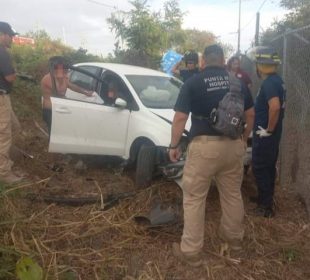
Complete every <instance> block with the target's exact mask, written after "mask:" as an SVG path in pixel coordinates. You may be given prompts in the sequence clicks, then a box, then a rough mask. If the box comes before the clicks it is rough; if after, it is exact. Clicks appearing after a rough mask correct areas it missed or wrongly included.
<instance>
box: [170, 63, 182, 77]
mask: <svg viewBox="0 0 310 280" xmlns="http://www.w3.org/2000/svg"><path fill="white" fill-rule="evenodd" d="M181 63H182V60H181V61H179V62H178V63H176V64H175V65H174V66H173V67H172V70H171V71H172V73H173V74H174V75H180V65H181Z"/></svg>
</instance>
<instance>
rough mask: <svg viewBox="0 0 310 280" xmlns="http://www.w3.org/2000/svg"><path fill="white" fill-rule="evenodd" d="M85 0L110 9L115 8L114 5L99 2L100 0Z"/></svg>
mask: <svg viewBox="0 0 310 280" xmlns="http://www.w3.org/2000/svg"><path fill="white" fill-rule="evenodd" d="M86 1H88V2H91V3H93V4H97V5H100V6H104V7H107V8H110V9H114V10H117V7H116V6H111V5H108V4H105V3H101V2H98V1H95V0H86Z"/></svg>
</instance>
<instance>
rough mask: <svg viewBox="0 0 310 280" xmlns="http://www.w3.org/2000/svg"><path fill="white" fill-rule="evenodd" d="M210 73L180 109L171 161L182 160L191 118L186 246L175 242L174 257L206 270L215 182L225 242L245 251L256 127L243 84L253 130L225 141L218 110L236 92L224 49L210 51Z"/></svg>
mask: <svg viewBox="0 0 310 280" xmlns="http://www.w3.org/2000/svg"><path fill="white" fill-rule="evenodd" d="M202 62H203V66H205V68H204V70H203V71H201V73H199V74H197V75H195V76H194V77H192V78H190V79H188V80H187V81H186V82H185V83H184V85H183V86H182V88H181V92H180V94H179V96H178V99H177V102H176V105H175V108H174V109H175V111H176V112H175V115H174V119H173V124H172V135H171V144H170V147H169V156H170V160H171V161H172V162H176V161H177V160H178V159H179V157H180V151H179V143H180V139H181V137H182V134H183V131H184V128H185V124H186V121H187V119H188V117H189V114H190V113H191V120H192V125H191V129H190V136H191V142H190V144H189V147H188V152H187V158H186V163H185V167H184V175H183V182H182V190H183V208H184V228H183V235H182V239H181V243H174V244H173V247H172V251H173V254H174V255H175V256H176V257H177V258H178V259H180V260H182V261H184V262H186V263H187V264H189V265H191V266H200V265H202V263H203V262H202V258H201V252H202V249H203V243H204V230H205V206H206V197H207V195H208V191H209V187H210V183H211V180H212V179H215V181H216V185H217V188H218V191H219V195H220V202H221V209H222V217H221V222H220V226H219V237H220V238H221V239H223V240H224V241H226V242H227V243H228V244H229V247H230V249H232V250H241V249H242V247H241V241H242V239H243V235H244V226H243V217H244V208H243V200H242V196H241V183H242V175H243V156H244V153H245V143H246V140H247V137H248V136H249V133H250V132H251V130H252V127H253V120H254V108H253V100H252V97H251V94H250V92H249V90H248V88H247V87H246V86H245V85H242V89H241V94H242V95H243V96H244V115H245V121H246V123H247V126H246V128H245V130H244V132H243V135H240V137H239V138H237V139H234V138H230V137H227V136H224V135H223V134H222V133H220V132H219V131H217V130H216V129H215V128H214V127H213V126H212V123H211V121H210V115H211V113H212V111H213V110H214V108H218V104H219V102H220V101H221V100H222V99H223V98H224V96H225V95H226V94H227V93H228V92H229V90H230V79H229V74H228V72H227V71H226V70H225V68H224V53H223V49H222V48H221V47H220V46H218V45H211V46H208V47H206V48H205V51H204V54H203V61H202Z"/></svg>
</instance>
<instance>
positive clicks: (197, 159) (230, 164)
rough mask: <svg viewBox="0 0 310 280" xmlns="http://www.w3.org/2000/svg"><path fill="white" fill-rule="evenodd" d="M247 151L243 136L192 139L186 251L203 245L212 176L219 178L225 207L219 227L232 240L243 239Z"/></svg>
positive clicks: (186, 183) (186, 182)
mask: <svg viewBox="0 0 310 280" xmlns="http://www.w3.org/2000/svg"><path fill="white" fill-rule="evenodd" d="M244 153H245V146H244V144H243V141H242V140H241V139H238V140H231V139H229V138H226V137H217V136H197V137H195V138H194V139H193V141H192V142H191V143H190V145H189V149H188V154H187V159H186V163H185V167H184V175H183V182H182V190H183V207H184V229H183V235H182V240H181V250H182V252H184V253H190V254H195V253H198V252H200V251H201V249H202V247H203V241H204V225H205V206H206V197H207V195H208V191H209V187H210V183H211V180H212V179H215V181H216V185H217V188H218V191H219V194H220V203H221V208H222V217H221V223H220V228H219V230H220V231H221V233H222V234H223V235H224V236H225V237H227V239H228V240H236V239H238V240H242V238H243V235H244V226H243V218H244V207H243V200H242V196H241V183H242V178H243V156H244Z"/></svg>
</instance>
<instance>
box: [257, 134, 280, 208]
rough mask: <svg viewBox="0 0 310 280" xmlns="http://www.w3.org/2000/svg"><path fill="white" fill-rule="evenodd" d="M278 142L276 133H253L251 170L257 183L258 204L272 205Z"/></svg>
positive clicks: (278, 137)
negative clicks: (265, 134) (269, 134)
mask: <svg viewBox="0 0 310 280" xmlns="http://www.w3.org/2000/svg"><path fill="white" fill-rule="evenodd" d="M279 144H280V136H278V135H271V136H269V137H262V138H260V137H259V136H257V135H253V144H252V170H253V174H254V177H255V180H256V185H257V192H258V205H259V206H262V207H272V206H273V195H274V188H275V179H276V163H277V159H278V154H279Z"/></svg>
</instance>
